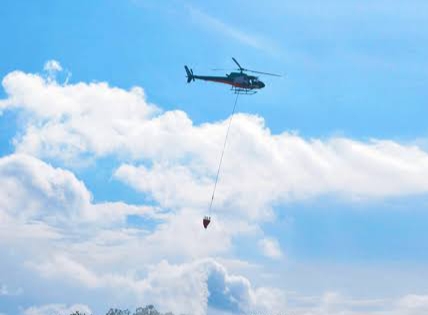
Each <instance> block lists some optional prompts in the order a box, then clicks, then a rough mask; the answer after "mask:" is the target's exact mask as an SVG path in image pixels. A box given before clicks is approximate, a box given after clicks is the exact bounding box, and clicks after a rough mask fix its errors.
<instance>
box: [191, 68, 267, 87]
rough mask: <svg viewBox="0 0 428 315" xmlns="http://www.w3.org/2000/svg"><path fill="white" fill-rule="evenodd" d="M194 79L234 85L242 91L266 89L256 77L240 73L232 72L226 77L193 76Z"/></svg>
mask: <svg viewBox="0 0 428 315" xmlns="http://www.w3.org/2000/svg"><path fill="white" fill-rule="evenodd" d="M193 78H194V79H198V80H204V81H211V82H218V83H224V84H229V85H232V86H234V87H236V88H241V89H249V90H254V89H262V88H264V87H265V84H264V83H263V82H262V81H260V80H259V79H258V78H257V77H256V76H252V75H247V74H245V73H240V72H232V73H230V74H227V75H226V76H224V77H222V76H204V75H193Z"/></svg>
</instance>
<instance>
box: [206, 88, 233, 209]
mask: <svg viewBox="0 0 428 315" xmlns="http://www.w3.org/2000/svg"><path fill="white" fill-rule="evenodd" d="M238 96H239V93H237V94H236V98H235V104H234V105H233V110H232V114H231V115H230V118H229V125H228V126H227V132H226V137H225V138H224V143H223V150H222V152H221V157H220V162H219V163H218V169H217V175H216V178H215V182H214V189H213V194H212V196H211V202H210V208H209V215H210V216H211V208H212V205H213V201H214V195H215V191H216V188H217V182H218V177H219V175H220V169H221V164H222V162H223V156H224V151H225V150H226V143H227V138H228V136H229V130H230V125H231V124H232V119H233V115H234V114H235V108H236V104H237V103H238Z"/></svg>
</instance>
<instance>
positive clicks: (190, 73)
mask: <svg viewBox="0 0 428 315" xmlns="http://www.w3.org/2000/svg"><path fill="white" fill-rule="evenodd" d="M184 69H186V73H187V83H190V81H192V80H193V81H195V77H194V76H193V71H192V70H191V69H190V70H189V68H188V67H187V66H184Z"/></svg>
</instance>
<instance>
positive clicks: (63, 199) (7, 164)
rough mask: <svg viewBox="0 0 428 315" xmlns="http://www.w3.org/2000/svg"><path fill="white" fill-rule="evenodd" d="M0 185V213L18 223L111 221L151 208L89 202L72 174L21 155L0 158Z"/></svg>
mask: <svg viewBox="0 0 428 315" xmlns="http://www.w3.org/2000/svg"><path fill="white" fill-rule="evenodd" d="M0 186H1V187H2V189H1V191H0V214H2V215H3V219H6V216H7V217H9V218H15V219H18V220H21V222H30V221H32V222H44V223H48V224H49V225H50V226H62V227H64V226H67V225H70V224H75V223H84V222H89V221H92V222H94V223H96V224H103V223H106V224H111V223H113V222H116V223H117V222H121V221H124V220H125V219H126V216H127V215H131V214H135V215H143V214H149V213H153V212H154V210H155V209H154V208H152V207H147V206H133V205H127V204H125V203H121V202H116V203H100V204H93V203H92V196H91V193H90V192H89V191H88V190H87V188H86V186H85V184H84V183H83V182H81V181H80V180H78V179H77V178H76V177H75V176H74V174H73V173H71V172H70V171H67V170H63V169H61V168H54V167H52V166H51V165H49V164H46V163H44V162H42V161H41V160H39V159H37V158H34V157H32V156H28V155H22V154H13V155H9V156H6V157H3V158H0ZM1 218H2V217H0V219H1Z"/></svg>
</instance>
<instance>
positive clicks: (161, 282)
mask: <svg viewBox="0 0 428 315" xmlns="http://www.w3.org/2000/svg"><path fill="white" fill-rule="evenodd" d="M32 267H33V268H35V269H36V270H37V271H38V272H40V273H41V274H42V275H43V276H45V277H54V278H55V277H56V278H65V279H66V280H68V281H76V282H78V283H81V284H82V285H84V286H85V287H88V288H91V289H95V288H107V289H110V290H112V289H117V288H120V290H121V291H122V292H127V294H130V295H131V296H132V297H133V298H132V299H131V300H132V301H133V303H137V304H138V303H139V304H141V303H143V304H144V303H154V304H156V305H159V308H160V310H162V311H168V310H174V312H176V313H187V314H195V315H202V314H206V312H207V308H208V307H213V308H217V309H221V310H224V311H227V312H239V313H249V312H261V313H271V314H272V312H273V311H275V310H278V309H282V308H284V306H285V297H284V293H283V292H282V291H280V290H277V289H273V288H268V287H258V288H255V287H254V286H253V285H252V284H251V283H250V281H249V280H248V279H247V278H245V277H243V276H239V275H233V274H229V273H228V272H227V270H226V268H225V267H224V266H223V265H221V264H220V263H218V262H217V261H215V260H213V259H204V260H197V261H195V262H192V263H183V264H170V263H168V262H167V261H165V260H163V261H161V262H160V263H158V264H156V265H152V266H151V267H150V268H149V271H148V273H147V276H146V277H145V278H137V277H134V276H129V275H128V276H126V275H115V274H98V273H95V272H93V271H91V270H88V269H87V268H86V267H85V266H83V265H82V264H80V263H78V262H76V261H73V260H72V259H70V258H68V257H66V256H57V257H54V259H52V260H50V261H48V262H45V263H42V264H39V265H35V264H33V265H32Z"/></svg>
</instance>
